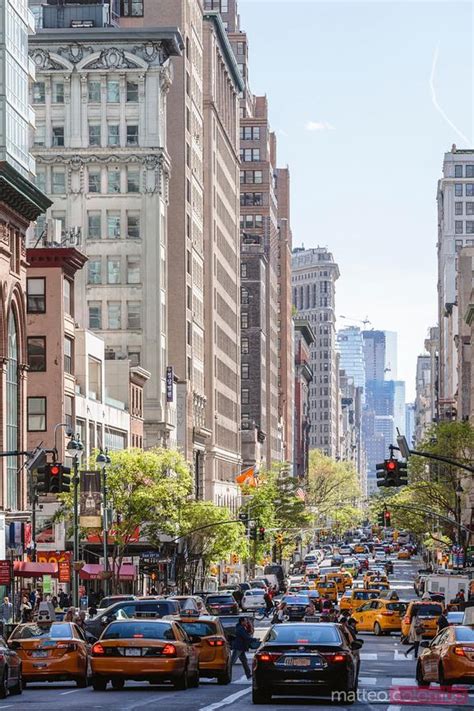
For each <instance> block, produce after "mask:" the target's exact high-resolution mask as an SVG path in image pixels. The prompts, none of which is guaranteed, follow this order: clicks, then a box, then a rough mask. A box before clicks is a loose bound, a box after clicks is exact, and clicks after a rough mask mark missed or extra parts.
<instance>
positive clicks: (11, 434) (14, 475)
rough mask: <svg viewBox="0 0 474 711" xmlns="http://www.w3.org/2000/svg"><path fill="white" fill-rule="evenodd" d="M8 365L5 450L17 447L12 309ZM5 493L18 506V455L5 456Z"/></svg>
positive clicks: (10, 504) (15, 343) (15, 344)
mask: <svg viewBox="0 0 474 711" xmlns="http://www.w3.org/2000/svg"><path fill="white" fill-rule="evenodd" d="M7 352H8V366H7V391H6V400H7V402H6V415H7V421H6V430H7V450H14V449H18V444H19V442H18V434H19V429H20V428H19V408H18V397H19V395H18V389H19V383H18V336H17V325H16V319H15V316H14V314H13V311H12V310H11V309H10V314H9V316H8V348H7ZM6 493H7V495H6V506H7V507H11V508H13V509H16V508H17V506H18V457H17V456H13V457H7V492H6Z"/></svg>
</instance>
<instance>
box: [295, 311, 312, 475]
mask: <svg viewBox="0 0 474 711" xmlns="http://www.w3.org/2000/svg"><path fill="white" fill-rule="evenodd" d="M294 329H295V349H294V351H295V366H294V373H295V389H294V394H295V395H294V402H295V418H294V447H293V452H294V460H293V461H294V470H293V471H294V475H295V476H297V477H298V478H299V479H303V480H305V479H306V477H307V475H308V455H309V442H310V439H309V438H310V430H311V417H310V396H309V392H310V386H311V383H312V380H313V371H312V368H311V346H312V345H313V343H314V342H315V336H314V333H313V329H312V328H311V325H310V323H309V321H306V320H305V319H300V318H295V319H294Z"/></svg>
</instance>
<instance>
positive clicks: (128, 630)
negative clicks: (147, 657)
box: [101, 621, 175, 640]
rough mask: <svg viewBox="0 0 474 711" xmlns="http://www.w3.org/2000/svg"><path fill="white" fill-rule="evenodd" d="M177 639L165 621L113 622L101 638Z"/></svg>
mask: <svg viewBox="0 0 474 711" xmlns="http://www.w3.org/2000/svg"><path fill="white" fill-rule="evenodd" d="M141 638H143V639H166V640H168V639H175V636H174V632H173V628H172V627H171V625H167V624H165V623H164V622H138V621H137V622H135V621H131V622H112V623H111V624H110V625H109V626H108V627H107V628H106V629H105V630H104V631H103V633H102V636H101V639H141Z"/></svg>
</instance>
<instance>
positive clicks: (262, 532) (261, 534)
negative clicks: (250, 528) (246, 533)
mask: <svg viewBox="0 0 474 711" xmlns="http://www.w3.org/2000/svg"><path fill="white" fill-rule="evenodd" d="M258 540H259V541H264V540H265V529H264V527H263V526H260V528H259V529H258Z"/></svg>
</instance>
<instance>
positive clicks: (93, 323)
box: [88, 301, 102, 331]
mask: <svg viewBox="0 0 474 711" xmlns="http://www.w3.org/2000/svg"><path fill="white" fill-rule="evenodd" d="M88 307H89V328H90V329H91V331H97V330H99V331H100V330H101V329H102V304H100V303H98V302H97V303H94V302H92V301H90V302H89V304H88Z"/></svg>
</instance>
